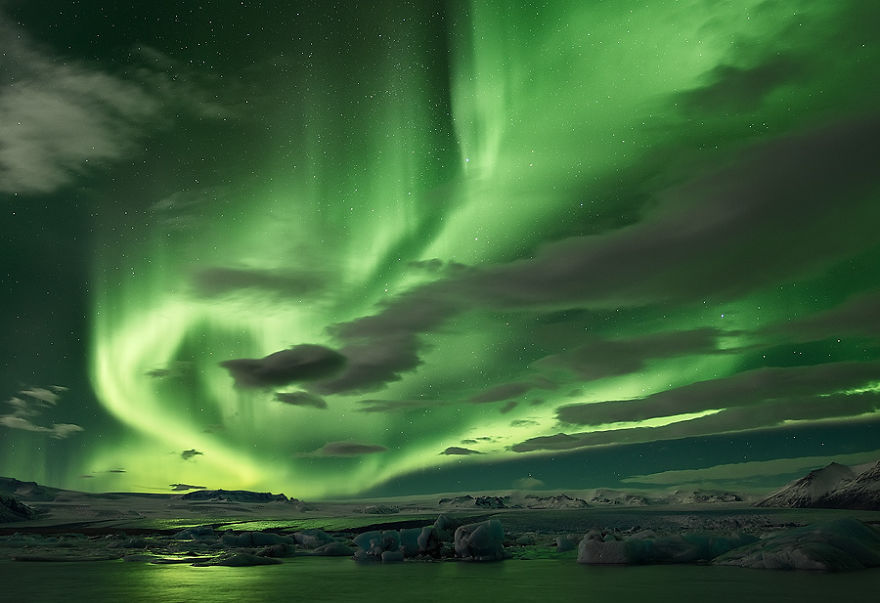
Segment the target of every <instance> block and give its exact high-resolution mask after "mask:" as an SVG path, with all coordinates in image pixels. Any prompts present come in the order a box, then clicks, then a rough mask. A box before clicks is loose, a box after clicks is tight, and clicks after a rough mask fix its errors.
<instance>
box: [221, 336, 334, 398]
mask: <svg viewBox="0 0 880 603" xmlns="http://www.w3.org/2000/svg"><path fill="white" fill-rule="evenodd" d="M344 365H345V356H343V355H342V354H340V353H338V352H336V351H334V350H331V349H330V348H325V347H324V346H320V345H313V344H302V345H298V346H294V347H292V348H290V349H287V350H282V351H280V352H275V353H274V354H269V355H268V356H266V357H264V358H239V359H235V360H225V361H223V362H221V363H220V366H222V367H223V368H225V369H226V370H228V371H229V374H230V375H232V378H233V379H235V385H236V387H244V388H259V387H273V386H277V385H287V384H288V383H292V382H295V381H310V380H315V379H321V378H325V377H328V376H330V375H332V374H334V373H337V372H338V371H339V370H340V369H341V368H342V367H343V366H344Z"/></svg>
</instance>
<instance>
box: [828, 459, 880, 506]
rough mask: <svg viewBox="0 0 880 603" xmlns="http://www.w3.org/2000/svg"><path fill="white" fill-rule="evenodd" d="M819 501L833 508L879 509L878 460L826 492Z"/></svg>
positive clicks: (879, 464)
mask: <svg viewBox="0 0 880 603" xmlns="http://www.w3.org/2000/svg"><path fill="white" fill-rule="evenodd" d="M821 502H822V506H827V507H832V508H835V509H865V510H872V511H880V461H877V463H876V464H874V466H873V467H871V468H869V469H868V470H867V471H864V472H862V473H860V474H858V475H857V476H856V477H855V479H853V480H852V481H850V482H847V483H845V484H843V485H842V486H841V487H840V488H838V489H837V490H835V491H834V492H831V493H830V494H828V496H826V497H825V498H824V499H823V500H822V501H821Z"/></svg>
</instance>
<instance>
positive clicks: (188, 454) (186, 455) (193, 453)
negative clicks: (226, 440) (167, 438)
mask: <svg viewBox="0 0 880 603" xmlns="http://www.w3.org/2000/svg"><path fill="white" fill-rule="evenodd" d="M203 454H205V453H204V452H199V451H198V450H196V449H195V448H190V449H189V450H184V451H183V452H181V453H180V458H182V459H183V460H185V461H188V460H190V459H191V458H194V457H197V456H201V455H203Z"/></svg>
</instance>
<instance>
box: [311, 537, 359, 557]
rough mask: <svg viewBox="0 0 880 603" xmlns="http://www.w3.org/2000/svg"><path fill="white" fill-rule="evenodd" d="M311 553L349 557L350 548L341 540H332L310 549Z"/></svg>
mask: <svg viewBox="0 0 880 603" xmlns="http://www.w3.org/2000/svg"><path fill="white" fill-rule="evenodd" d="M312 554H313V555H320V556H322V557H350V556H351V549H350V548H348V547H347V546H345V545H344V544H343V543H341V542H337V541H335V540H334V541H333V542H328V543H327V544H323V545H321V546H319V547H318V548H316V549H314V550H313V551H312Z"/></svg>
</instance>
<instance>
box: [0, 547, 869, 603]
mask: <svg viewBox="0 0 880 603" xmlns="http://www.w3.org/2000/svg"><path fill="white" fill-rule="evenodd" d="M0 583H2V584H3V585H4V586H3V590H2V591H0V601H16V602H18V601H22V602H24V601H28V602H39V601H65V602H77V601H89V602H91V603H96V602H100V601H122V602H125V603H136V602H138V601H162V602H163V603H164V602H169V603H170V602H178V601H179V602H184V601H186V602H188V601H199V602H204V603H210V602H224V601H230V602H231V601H235V602H241V601H275V600H285V601H288V600H289V601H381V602H382V603H394V602H396V601H407V602H413V603H414V602H423V601H450V602H454V601H474V600H476V598H478V597H479V598H481V597H483V596H485V597H490V600H491V603H500V602H502V601H504V602H507V601H533V602H534V601H537V602H543V601H613V602H614V603H625V602H628V601H633V602H636V601H638V602H640V603H643V602H651V603H653V602H655V601H659V602H662V601H675V602H676V603H680V602H683V601H686V600H691V601H711V603H719V602H723V601H737V602H742V601H749V602H751V601H774V602H783V601H797V602H799V603H803V602H805V601H837V600H841V597H842V598H843V600H857V599H865V600H871V599H872V597H873V595H874V594H875V593H876V592H877V590H878V589H880V568H878V569H873V570H867V571H862V572H854V573H845V574H818V573H807V572H774V571H762V570H747V569H741V568H732V567H703V566H684V565H678V566H669V565H667V566H642V567H588V566H582V565H578V564H577V563H575V562H573V561H571V560H558V559H556V560H534V561H517V560H509V561H505V562H502V563H491V564H469V563H404V564H397V565H358V564H355V563H354V562H352V561H351V560H350V559H345V558H342V559H340V558H319V557H311V558H305V557H299V558H293V559H287V560H285V562H284V563H283V564H282V565H274V566H262V567H246V568H226V567H211V568H195V567H191V566H188V565H175V566H167V565H164V566H162V565H149V564H142V563H126V562H123V561H105V562H92V563H85V562H83V563H75V562H68V563H24V562H19V563H16V562H11V561H4V562H0ZM869 595H870V596H869Z"/></svg>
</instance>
